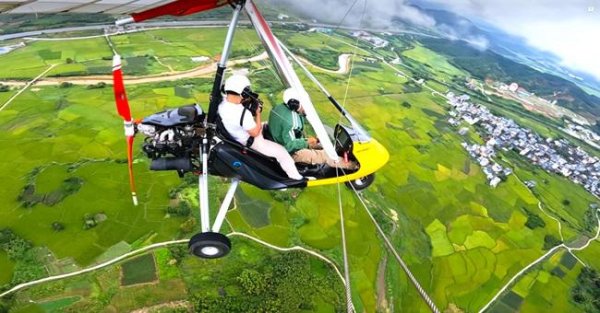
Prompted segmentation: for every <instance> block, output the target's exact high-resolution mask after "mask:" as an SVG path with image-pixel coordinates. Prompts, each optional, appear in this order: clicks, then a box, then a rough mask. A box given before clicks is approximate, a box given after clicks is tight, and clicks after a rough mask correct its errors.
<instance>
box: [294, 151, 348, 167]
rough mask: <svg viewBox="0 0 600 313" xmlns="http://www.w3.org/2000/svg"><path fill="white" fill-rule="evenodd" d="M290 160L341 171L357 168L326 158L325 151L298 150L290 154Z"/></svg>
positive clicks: (339, 159) (340, 160)
mask: <svg viewBox="0 0 600 313" xmlns="http://www.w3.org/2000/svg"><path fill="white" fill-rule="evenodd" d="M292 158H293V159H294V161H296V162H297V163H307V164H327V165H329V166H331V167H334V168H335V167H338V168H343V169H350V170H354V169H356V168H358V166H357V165H356V163H354V162H345V161H344V160H343V159H342V158H338V159H337V162H336V160H332V159H330V158H329V156H327V153H326V152H325V150H315V149H300V150H298V151H296V152H294V154H292Z"/></svg>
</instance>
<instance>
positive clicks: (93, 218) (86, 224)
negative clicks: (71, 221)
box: [83, 213, 108, 230]
mask: <svg viewBox="0 0 600 313" xmlns="http://www.w3.org/2000/svg"><path fill="white" fill-rule="evenodd" d="M107 218H108V217H107V216H106V214H104V213H97V214H90V213H87V214H85V215H84V216H83V229H85V230H88V229H92V228H94V227H96V226H98V224H100V223H102V222H104V221H106V220H107Z"/></svg>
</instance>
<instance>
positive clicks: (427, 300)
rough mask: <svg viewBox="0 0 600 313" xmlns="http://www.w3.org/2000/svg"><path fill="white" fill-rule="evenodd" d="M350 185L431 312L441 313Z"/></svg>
mask: <svg viewBox="0 0 600 313" xmlns="http://www.w3.org/2000/svg"><path fill="white" fill-rule="evenodd" d="M340 170H341V171H342V172H343V174H344V175H346V173H345V171H344V169H340ZM350 186H351V187H352V190H353V191H354V193H355V194H356V197H358V200H359V201H360V203H361V204H362V206H363V208H364V209H365V211H366V212H367V214H368V215H369V218H370V219H371V221H372V222H373V224H374V225H375V228H376V229H377V232H378V233H379V235H380V236H381V238H382V239H383V241H384V243H385V245H386V246H387V248H388V250H389V251H390V252H392V254H393V255H394V257H395V259H396V261H398V264H400V267H402V270H404V273H406V276H408V278H409V280H410V281H411V283H412V284H413V285H414V286H415V288H416V289H417V291H418V292H419V295H420V296H421V298H422V299H423V301H425V303H426V304H427V306H428V307H429V309H430V310H431V312H434V313H441V311H440V309H439V308H438V307H437V306H436V305H435V302H433V300H432V299H431V297H430V296H429V295H428V294H427V291H425V289H423V287H422V286H421V284H420V283H419V281H418V280H417V278H416V277H415V275H413V273H412V272H411V270H410V269H409V268H408V265H406V263H405V262H404V260H402V257H401V256H400V254H398V251H396V248H394V245H393V244H392V242H391V241H390V239H389V238H388V237H387V235H386V234H385V232H384V231H383V229H382V228H381V226H379V223H377V220H376V219H375V217H374V216H373V214H371V210H369V207H368V206H367V204H366V203H365V200H364V199H363V197H362V196H361V194H360V193H359V192H358V190H356V188H354V186H352V184H350Z"/></svg>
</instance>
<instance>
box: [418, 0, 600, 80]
mask: <svg viewBox="0 0 600 313" xmlns="http://www.w3.org/2000/svg"><path fill="white" fill-rule="evenodd" d="M429 2H433V3H438V4H439V5H440V6H444V7H447V8H449V9H450V10H452V11H453V12H456V13H457V14H459V15H464V16H467V17H476V18H479V19H481V20H484V21H486V22H488V23H490V24H492V25H494V26H496V27H498V28H500V29H502V30H504V31H506V32H508V33H511V34H514V35H517V36H521V37H523V38H525V40H526V41H527V42H528V43H529V44H530V45H531V46H533V47H536V48H538V49H541V50H546V51H549V52H552V53H554V54H556V55H557V56H558V57H560V58H561V60H562V62H563V65H565V66H568V67H571V68H573V69H577V70H581V71H584V72H587V73H590V74H592V75H594V76H596V77H598V78H599V79H600V10H598V8H600V0H570V1H562V0H560V1H559V0H546V1H523V0H504V1H498V0H495V1H486V0H453V1H442V0H429ZM590 8H594V9H592V10H590Z"/></svg>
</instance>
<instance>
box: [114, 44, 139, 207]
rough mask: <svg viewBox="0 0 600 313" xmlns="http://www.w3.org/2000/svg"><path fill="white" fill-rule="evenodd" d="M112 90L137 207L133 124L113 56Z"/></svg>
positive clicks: (121, 75) (117, 58)
mask: <svg viewBox="0 0 600 313" xmlns="http://www.w3.org/2000/svg"><path fill="white" fill-rule="evenodd" d="M113 89H114V92H115V102H116V104H117V112H119V115H120V116H121V117H122V118H123V126H124V128H125V137H127V165H128V167H129V187H130V189H131V199H132V200H133V205H138V199H137V193H136V192H135V181H134V179H133V139H134V136H135V127H134V122H133V120H132V118H131V109H130V108H129V102H128V101H127V95H126V94H125V84H124V83H123V72H122V71H121V56H119V55H118V54H115V56H114V57H113Z"/></svg>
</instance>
